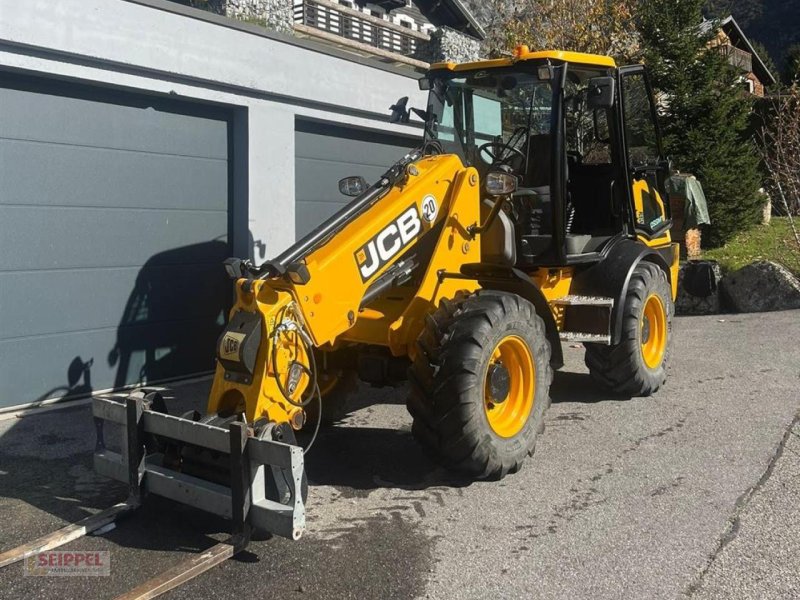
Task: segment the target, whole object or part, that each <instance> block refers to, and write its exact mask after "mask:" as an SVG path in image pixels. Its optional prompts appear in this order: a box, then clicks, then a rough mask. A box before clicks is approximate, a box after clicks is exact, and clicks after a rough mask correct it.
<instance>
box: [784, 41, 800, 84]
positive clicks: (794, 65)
mask: <svg viewBox="0 0 800 600" xmlns="http://www.w3.org/2000/svg"><path fill="white" fill-rule="evenodd" d="M783 63H784V64H783V80H784V82H786V84H787V85H791V84H792V83H796V82H800V44H793V45H792V46H789V47H788V48H787V49H786V54H785V57H784V59H783Z"/></svg>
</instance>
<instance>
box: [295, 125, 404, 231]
mask: <svg viewBox="0 0 800 600" xmlns="http://www.w3.org/2000/svg"><path fill="white" fill-rule="evenodd" d="M295 130H296V133H295V198H296V202H297V205H296V213H295V215H296V216H295V219H296V220H295V234H296V235H297V237H298V238H299V237H300V236H302V235H304V234H306V233H308V232H309V231H311V230H312V229H313V228H314V227H316V226H317V225H319V224H320V223H321V222H322V221H324V220H325V219H327V218H328V217H330V216H331V215H332V214H334V213H335V212H336V211H337V210H339V209H340V208H341V207H342V206H343V205H344V204H346V203H347V202H349V201H350V200H351V199H352V198H348V197H347V196H343V195H341V194H340V193H339V186H338V183H339V180H340V179H342V178H343V177H348V176H350V175H361V176H363V177H364V178H365V179H366V180H367V181H368V182H369V183H374V182H375V181H377V179H378V177H380V176H381V175H382V174H383V173H384V172H385V171H386V169H387V168H388V167H390V166H391V165H392V164H394V163H395V162H397V161H398V160H399V159H400V158H402V157H403V155H404V154H405V153H406V152H407V151H408V150H409V148H412V147H413V146H414V145H415V143H418V142H419V139H415V138H412V137H404V136H397V135H388V134H385V133H375V132H368V131H364V130H360V129H355V128H349V127H341V126H337V125H331V124H324V123H320V122H317V121H306V120H300V119H298V120H297V123H296V125H295Z"/></svg>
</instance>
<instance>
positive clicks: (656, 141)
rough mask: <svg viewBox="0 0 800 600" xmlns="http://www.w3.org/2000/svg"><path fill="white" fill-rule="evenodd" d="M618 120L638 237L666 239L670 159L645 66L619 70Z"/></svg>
mask: <svg viewBox="0 0 800 600" xmlns="http://www.w3.org/2000/svg"><path fill="white" fill-rule="evenodd" d="M619 80H620V81H619V89H620V97H621V100H622V106H621V110H620V112H621V120H622V132H623V145H624V148H625V160H626V161H627V171H628V180H629V185H630V190H631V209H632V213H633V221H634V227H635V228H636V233H637V235H638V237H639V238H640V239H641V240H642V241H643V242H645V243H646V244H648V245H652V246H660V245H662V244H666V243H669V241H670V235H669V228H670V225H671V224H672V221H671V219H670V215H669V202H667V201H666V200H667V195H666V189H665V183H666V180H667V177H669V174H670V173H669V171H670V168H669V161H667V160H666V159H665V157H664V152H663V149H662V146H661V134H660V131H659V128H658V121H657V119H656V108H655V103H654V101H653V94H652V90H651V88H650V84H649V82H648V80H647V75H646V73H645V70H644V67H643V66H642V65H635V66H630V67H622V68H620V70H619Z"/></svg>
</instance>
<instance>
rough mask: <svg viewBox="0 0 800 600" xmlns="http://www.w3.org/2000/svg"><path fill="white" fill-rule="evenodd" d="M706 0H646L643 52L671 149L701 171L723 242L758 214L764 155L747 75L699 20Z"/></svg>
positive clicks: (715, 238) (641, 21)
mask: <svg viewBox="0 0 800 600" xmlns="http://www.w3.org/2000/svg"><path fill="white" fill-rule="evenodd" d="M704 4H705V2H704V0H651V1H643V2H642V3H641V5H640V7H639V12H638V28H639V33H640V36H641V43H642V55H643V59H644V62H645V63H646V64H647V66H648V67H649V70H650V74H651V79H652V82H653V84H654V86H655V88H656V90H657V91H658V94H659V99H660V106H661V113H662V114H661V119H660V121H661V124H662V129H663V132H664V144H665V147H666V151H667V153H668V154H669V155H670V156H671V157H672V158H673V160H674V162H675V166H676V167H677V168H679V169H680V170H681V171H684V172H690V173H692V174H694V175H696V176H697V178H698V179H699V180H700V182H701V183H702V185H703V188H704V190H705V192H706V197H707V199H708V205H709V213H710V216H711V221H712V224H711V231H710V234H711V235H710V241H711V243H712V244H714V245H718V244H723V243H724V242H725V241H726V240H727V239H729V238H730V237H731V236H732V235H733V234H735V233H736V232H738V231H741V230H744V229H746V228H748V227H750V226H752V225H754V224H756V223H758V222H759V220H760V218H761V214H762V213H761V210H762V208H763V201H762V199H761V196H760V195H759V194H758V192H757V190H758V188H759V187H760V183H761V182H760V179H761V176H760V173H759V158H758V155H757V153H756V150H755V147H754V144H753V142H752V140H751V139H750V138H749V136H748V135H747V131H748V126H749V121H750V117H751V113H752V101H751V100H750V98H749V97H748V96H747V95H746V94H745V93H744V88H743V86H742V84H741V75H740V73H739V72H737V71H736V70H735V69H734V68H733V67H731V66H730V65H729V64H728V62H727V61H726V59H725V57H724V56H723V55H722V54H721V53H720V52H719V51H718V50H716V49H714V48H711V47H710V46H709V44H710V42H711V40H712V39H713V38H714V36H715V35H716V31H717V28H716V26H715V24H714V23H711V24H710V25H711V26H700V23H701V21H702V9H703V5H704Z"/></svg>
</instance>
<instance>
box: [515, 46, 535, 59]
mask: <svg viewBox="0 0 800 600" xmlns="http://www.w3.org/2000/svg"><path fill="white" fill-rule="evenodd" d="M530 51H531V49H530V48H528V46H526V45H525V44H520V45H519V46H517V47H516V48H514V58H522V57H523V56H525V55H526V54H529V53H530Z"/></svg>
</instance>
